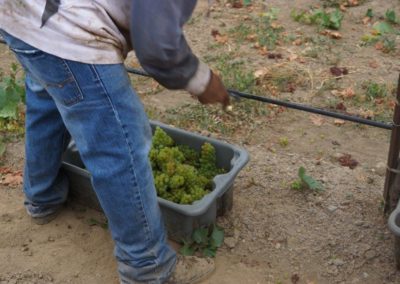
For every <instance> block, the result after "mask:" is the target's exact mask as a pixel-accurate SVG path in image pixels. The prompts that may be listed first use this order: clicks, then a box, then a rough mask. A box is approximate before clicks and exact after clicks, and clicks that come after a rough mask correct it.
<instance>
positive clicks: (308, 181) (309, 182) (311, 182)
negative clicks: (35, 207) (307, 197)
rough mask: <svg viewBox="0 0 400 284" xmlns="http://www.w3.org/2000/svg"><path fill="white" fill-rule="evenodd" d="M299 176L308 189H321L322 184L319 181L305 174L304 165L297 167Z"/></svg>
mask: <svg viewBox="0 0 400 284" xmlns="http://www.w3.org/2000/svg"><path fill="white" fill-rule="evenodd" d="M299 178H300V179H301V181H302V182H303V183H304V185H306V186H307V187H308V188H309V189H311V190H315V191H322V190H323V187H322V184H321V183H320V182H318V181H316V180H315V179H313V178H312V177H311V176H309V175H306V169H305V168H304V167H300V168H299Z"/></svg>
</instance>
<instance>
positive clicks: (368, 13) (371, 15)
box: [365, 8, 374, 18]
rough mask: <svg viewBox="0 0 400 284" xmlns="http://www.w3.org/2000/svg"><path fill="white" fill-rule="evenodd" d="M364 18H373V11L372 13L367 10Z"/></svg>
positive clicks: (370, 10) (369, 9)
mask: <svg viewBox="0 0 400 284" xmlns="http://www.w3.org/2000/svg"><path fill="white" fill-rule="evenodd" d="M365 16H366V17H368V18H373V17H374V11H372V9H371V8H368V11H367V13H366V14H365Z"/></svg>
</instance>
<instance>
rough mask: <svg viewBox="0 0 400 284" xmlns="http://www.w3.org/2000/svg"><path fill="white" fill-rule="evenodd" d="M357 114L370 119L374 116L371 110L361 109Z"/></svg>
mask: <svg viewBox="0 0 400 284" xmlns="http://www.w3.org/2000/svg"><path fill="white" fill-rule="evenodd" d="M359 115H360V116H361V117H362V118H365V119H372V118H374V116H375V113H374V112H373V111H372V110H361V111H360V112H359Z"/></svg>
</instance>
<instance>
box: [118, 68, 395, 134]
mask: <svg viewBox="0 0 400 284" xmlns="http://www.w3.org/2000/svg"><path fill="white" fill-rule="evenodd" d="M126 70H127V71H128V72H129V73H132V74H136V75H140V76H145V77H150V75H149V74H147V73H146V72H145V71H143V70H138V69H135V68H129V67H127V68H126ZM228 92H229V95H230V96H231V97H233V98H236V99H240V98H245V99H250V100H255V101H260V102H264V103H269V104H273V105H278V106H283V107H287V108H292V109H297V110H301V111H305V112H310V113H315V114H319V115H324V116H329V117H333V118H338V119H342V120H347V121H351V122H356V123H360V124H365V125H369V126H374V127H378V128H382V129H388V130H391V129H393V124H389V123H384V122H380V121H374V120H370V119H365V118H361V117H357V116H352V115H349V114H343V113H338V112H333V111H328V110H324V109H320V108H315V107H311V106H307V105H302V104H298V103H291V102H285V101H280V100H275V99H271V98H266V97H261V96H256V95H251V94H246V93H242V92H239V91H236V90H231V89H228Z"/></svg>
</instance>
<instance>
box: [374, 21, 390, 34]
mask: <svg viewBox="0 0 400 284" xmlns="http://www.w3.org/2000/svg"><path fill="white" fill-rule="evenodd" d="M372 28H373V30H374V31H375V32H376V33H378V34H380V35H383V34H389V33H393V32H394V29H393V27H392V25H391V24H389V23H386V22H377V23H375V24H374V26H373V27H372Z"/></svg>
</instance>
